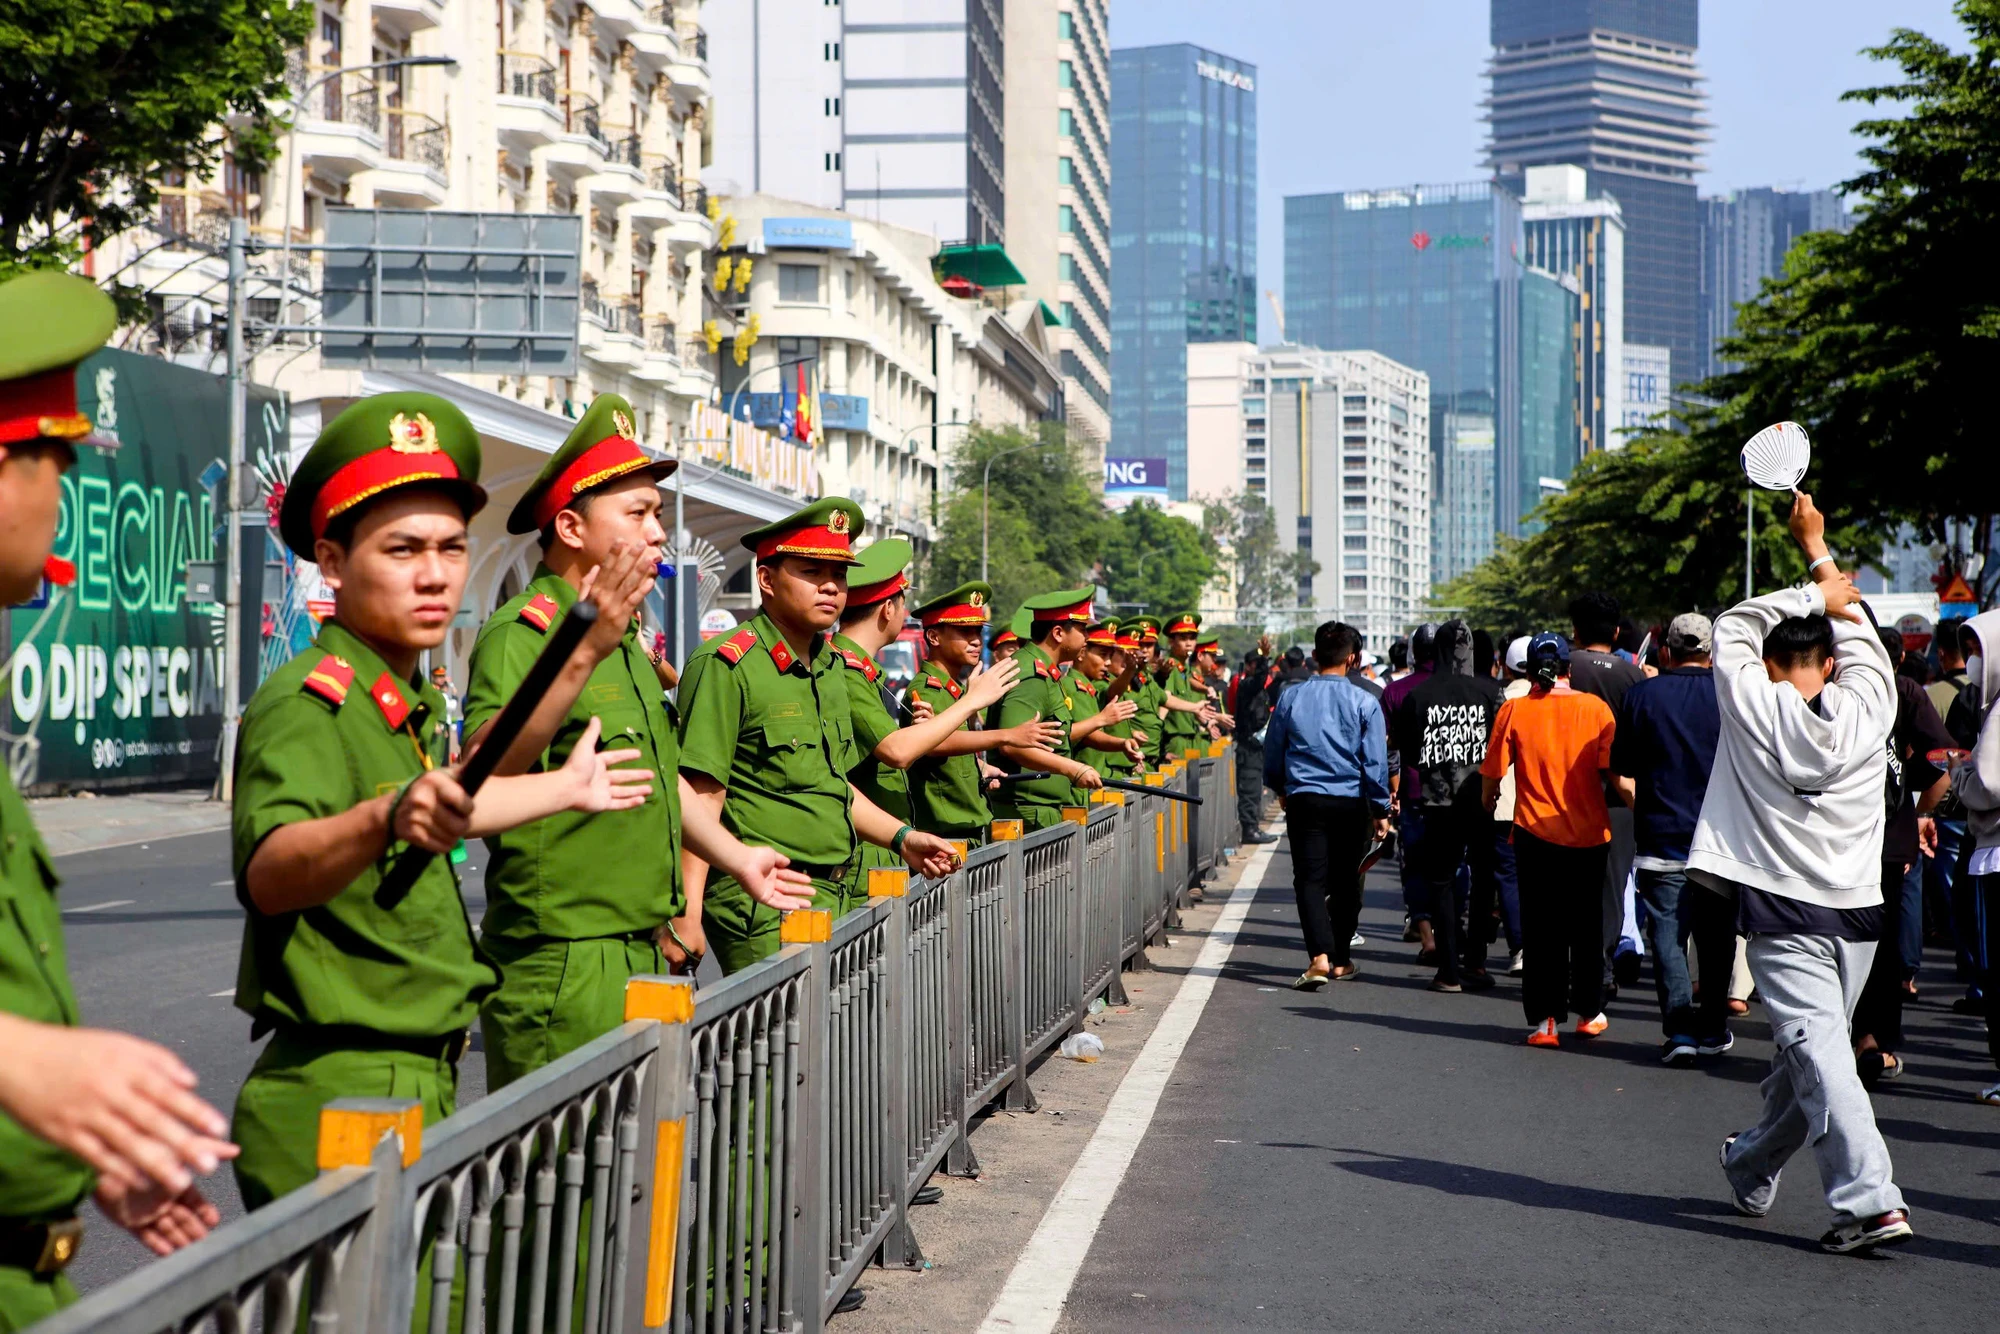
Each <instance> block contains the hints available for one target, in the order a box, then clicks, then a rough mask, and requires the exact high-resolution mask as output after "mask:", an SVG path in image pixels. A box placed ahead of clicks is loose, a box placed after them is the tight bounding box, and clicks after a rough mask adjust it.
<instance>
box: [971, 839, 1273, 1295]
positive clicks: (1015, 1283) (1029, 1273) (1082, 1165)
mask: <svg viewBox="0 0 2000 1334" xmlns="http://www.w3.org/2000/svg"><path fill="white" fill-rule="evenodd" d="M1277 847H1278V845H1277V844H1276V843H1267V844H1264V845H1263V846H1262V847H1260V848H1258V849H1257V852H1256V854H1255V855H1254V856H1252V857H1251V858H1250V864H1249V865H1248V866H1246V867H1245V868H1244V870H1243V878H1242V879H1241V880H1240V881H1238V882H1237V885H1236V891H1235V893H1233V894H1231V895H1230V896H1229V902H1228V903H1226V904H1224V905H1223V907H1222V913H1221V915H1220V916H1218V917H1217V918H1216V919H1215V926H1214V928H1213V929H1212V930H1211V931H1210V932H1209V935H1208V939H1207V941H1205V942H1204V943H1203V944H1202V947H1201V954H1200V955H1199V956H1197V957H1196V959H1195V961H1194V968H1193V969H1192V970H1190V971H1189V973H1188V975H1187V978H1186V980H1184V981H1183V982H1182V983H1181V989H1180V992H1179V994H1178V995H1176V996H1175V997H1174V999H1173V1001H1172V1003H1171V1004H1169V1005H1168V1006H1167V1012H1166V1013H1165V1014H1163V1015H1161V1016H1160V1022H1159V1026H1158V1027H1156V1028H1154V1030H1153V1036H1152V1037H1150V1038H1148V1039H1147V1040H1146V1046H1145V1048H1144V1050H1142V1051H1141V1052H1140V1053H1139V1059H1137V1060H1136V1061H1134V1062H1132V1068H1131V1069H1129V1070H1127V1071H1126V1072H1125V1078H1124V1080H1123V1081H1121V1082H1120V1083H1119V1085H1118V1091H1117V1092H1116V1093H1114V1094H1112V1095H1111V1103H1110V1105H1109V1106H1108V1107H1106V1108H1105V1109H1104V1119H1103V1120H1101V1121H1099V1122H1098V1124H1097V1133H1096V1134H1094V1135H1092V1136H1091V1137H1090V1143H1089V1144H1088V1145H1086V1146H1085V1147H1084V1150H1083V1156H1082V1157H1080V1158H1078V1159H1077V1160H1076V1165H1075V1166H1074V1167H1072V1168H1070V1172H1069V1176H1068V1178H1067V1179H1065V1180H1064V1182H1063V1185H1062V1189H1061V1190H1060V1191H1058V1192H1056V1197H1055V1199H1054V1200H1052V1201H1051V1202H1050V1203H1049V1207H1048V1211H1047V1212H1045V1213H1044V1214H1043V1215H1042V1221H1041V1223H1040V1224H1038V1225H1037V1226H1036V1228H1035V1235H1034V1236H1032V1237H1030V1238H1029V1239H1028V1245H1027V1248H1026V1249H1025V1250H1023V1251H1022V1252H1021V1258H1020V1259H1019V1260H1017V1261H1015V1263H1014V1269H1013V1272H1012V1273H1010V1274H1008V1275H1007V1283H1006V1286H1005V1287H1003V1288H1001V1289H1000V1295H999V1296H998V1297H997V1298H995V1299H994V1302H993V1307H992V1309H991V1310H989V1311H987V1313H986V1319H985V1321H984V1322H983V1323H982V1324H981V1325H980V1326H979V1329H980V1334H1002V1332H1003V1331H1004V1332H1005V1334H1023V1332H1024V1331H1034V1332H1035V1334H1048V1332H1049V1331H1051V1330H1053V1329H1054V1328H1055V1327H1056V1321H1057V1320H1059V1319H1060V1318H1061V1317H1062V1308H1063V1303H1064V1302H1066V1301H1067V1300H1069V1290H1070V1288H1071V1286H1072V1285H1073V1284H1075V1282H1076V1275H1077V1271H1078V1270H1080V1269H1082V1268H1083V1261H1084V1257H1085V1256H1086V1255H1088V1254H1089V1253H1090V1243H1091V1240H1092V1239H1093V1238H1094V1237H1096V1235H1097V1229H1098V1227H1099V1225H1100V1224H1102V1223H1103V1221H1104V1211H1105V1210H1106V1209H1108V1208H1110V1207H1111V1199H1112V1197H1113V1196H1114V1195H1116V1194H1117V1193H1118V1187H1119V1185H1120V1183H1122V1182H1123V1181H1124V1180H1125V1170H1126V1169H1127V1168H1128V1167H1130V1166H1131V1165H1132V1155H1133V1154H1134V1153H1136V1152H1137V1151H1138V1148H1139V1143H1140V1141H1141V1140H1143V1139H1145V1137H1146V1131H1147V1129H1148V1128H1149V1127H1150V1126H1151V1125H1152V1123H1153V1113H1154V1111H1155V1110H1156V1109H1157V1108H1158V1107H1159V1105H1160V1095H1161V1094H1163V1093H1165V1092H1166V1090H1167V1081H1168V1080H1169V1079H1171V1078H1172V1077H1173V1073H1174V1067H1175V1066H1176V1065H1177V1064H1179V1062H1180V1059H1181V1052H1182V1051H1183V1050H1185V1049H1186V1047H1187V1042H1188V1038H1189V1037H1191V1036H1193V1034H1194V1029H1195V1025H1196V1024H1197V1023H1199V1022H1200V1021H1201V1012H1202V1010H1203V1009H1204V1008H1205V1007H1206V1006H1207V1005H1208V997H1209V994H1210V993H1211V992H1213V991H1214V990H1215V979H1216V978H1217V977H1218V976H1219V975H1220V974H1221V972H1222V965H1223V964H1225V963H1227V962H1228V960H1229V952H1230V951H1231V950H1232V949H1234V948H1235V946H1236V933H1237V932H1238V931H1239V930H1240V929H1242V926H1243V919H1244V917H1245V916H1246V915H1248V913H1249V911H1250V901H1251V900H1252V899H1254V898H1256V897H1257V890H1258V889H1259V888H1260V887H1261V886H1262V884H1263V881H1264V872H1265V871H1266V870H1267V869H1268V868H1269V866H1270V864H1271V854H1272V852H1273V850H1275V849H1276V848H1277Z"/></svg>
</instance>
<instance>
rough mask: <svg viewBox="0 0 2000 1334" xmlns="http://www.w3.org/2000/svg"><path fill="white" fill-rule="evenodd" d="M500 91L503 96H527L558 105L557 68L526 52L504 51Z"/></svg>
mask: <svg viewBox="0 0 2000 1334" xmlns="http://www.w3.org/2000/svg"><path fill="white" fill-rule="evenodd" d="M498 92H499V94H500V96H502V97H525V98H528V99H529V100H531V101H535V102H544V103H547V104H548V105H549V106H551V107H553V106H554V105H555V104H556V67H555V66H554V65H551V64H550V63H549V62H548V61H546V60H544V59H542V58H541V57H540V56H538V55H533V54H531V53H529V52H526V51H502V52H501V53H500V57H499V88H498Z"/></svg>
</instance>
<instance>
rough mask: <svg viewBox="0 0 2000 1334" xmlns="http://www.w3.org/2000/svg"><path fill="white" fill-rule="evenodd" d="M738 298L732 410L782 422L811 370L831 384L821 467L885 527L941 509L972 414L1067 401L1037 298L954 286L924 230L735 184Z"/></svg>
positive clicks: (1011, 416)
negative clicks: (944, 479)
mask: <svg viewBox="0 0 2000 1334" xmlns="http://www.w3.org/2000/svg"><path fill="white" fill-rule="evenodd" d="M722 208H723V209H724V211H725V215H726V216H728V217H730V218H733V219H735V222H736V227H735V231H736V242H737V248H736V249H733V250H732V251H731V253H730V254H729V255H728V256H727V257H726V258H727V259H728V262H729V263H730V265H731V268H732V269H733V270H736V271H737V272H739V273H740V266H741V265H742V264H744V263H745V262H747V263H749V265H750V272H751V277H750V280H749V283H748V285H747V288H745V290H743V291H742V292H741V293H738V291H737V286H738V284H737V283H734V282H732V284H731V285H730V294H729V296H728V298H727V299H728V300H729V301H730V302H732V303H736V304H735V305H734V308H733V309H732V311H731V313H732V314H733V315H734V316H735V317H736V318H737V319H738V321H739V322H741V323H744V324H749V323H750V322H751V321H754V322H755V324H754V327H755V328H756V329H757V338H756V341H755V343H754V345H753V346H752V347H751V349H750V352H749V356H748V358H747V360H746V362H745V364H744V365H742V366H740V367H739V366H737V365H735V364H734V360H733V358H732V359H731V360H730V362H729V364H726V365H725V366H724V368H723V387H724V394H723V404H724V411H726V412H727V413H729V414H730V416H731V417H732V418H733V419H735V420H737V421H739V422H741V421H745V420H748V421H750V422H752V423H754V424H755V425H757V426H760V427H769V428H779V427H781V426H782V425H783V423H784V422H785V421H786V420H787V419H788V417H790V416H791V415H792V414H795V413H796V411H797V401H798V395H799V389H800V379H801V376H803V377H804V379H805V382H806V383H805V388H806V390H807V393H808V396H809V397H810V396H811V395H812V394H814V393H815V392H816V393H817V394H818V396H819V410H820V421H821V425H822V427H823V428H824V430H825V433H826V443H825V446H824V448H823V450H822V451H821V458H822V464H821V474H820V482H821V485H822V487H823V488H824V490H825V492H826V493H827V494H829V495H846V496H850V497H852V498H853V499H854V500H855V501H856V502H857V503H859V504H860V505H861V507H862V510H863V512H864V513H865V514H866V516H867V519H868V522H869V524H870V526H871V528H872V529H874V530H875V531H878V532H879V531H886V530H898V531H902V532H905V533H907V534H909V535H910V536H911V537H913V538H915V539H916V540H918V541H919V542H922V541H926V540H928V539H929V538H930V537H931V535H932V526H933V524H934V523H935V522H936V517H937V505H938V503H939V501H938V495H937V492H938V487H939V484H940V480H941V474H942V472H943V468H944V461H945V460H946V459H947V458H948V457H949V456H950V454H951V451H952V448H953V446H954V445H955V444H956V443H957V440H958V437H959V436H960V435H962V433H963V429H964V428H966V427H968V426H971V425H974V424H977V425H982V426H994V427H998V426H1021V427H1026V428H1029V429H1033V427H1034V425H1035V424H1036V423H1037V422H1040V421H1042V420H1044V419H1045V418H1048V417H1050V416H1051V415H1052V414H1053V413H1055V412H1057V411H1059V410H1060V404H1061V401H1062V395H1061V382H1060V372H1059V371H1058V369H1057V365H1056V362H1055V360H1054V353H1053V350H1052V349H1051V348H1050V346H1049V343H1048V339H1047V334H1048V332H1049V330H1048V329H1047V328H1046V327H1045V325H1044V323H1043V320H1042V318H1041V312H1040V308H1039V306H1038V304H1037V303H1036V302H1034V301H1032V300H1029V299H1027V298H1026V297H1018V298H1016V299H1015V300H1014V301H1012V302H1011V303H1010V304H1008V305H1006V306H1004V307H1003V306H1000V305H998V304H996V303H995V301H994V300H993V299H990V298H988V297H984V296H975V297H969V298H968V297H956V296H953V295H951V294H949V293H947V292H946V291H945V290H944V289H943V288H942V287H940V286H939V285H938V282H937V280H936V278H935V277H933V273H932V262H933V259H934V257H935V256H936V254H937V250H938V246H937V242H936V241H935V240H934V239H933V238H932V237H931V236H930V235H928V234H927V233H923V232H917V231H912V230H909V229H907V228H902V227H895V226H891V225H889V224H887V223H875V222H870V221H868V220H867V219H865V218H858V217H855V216H853V215H852V214H847V213H842V212H840V211H839V210H837V209H830V208H814V207H812V206H810V205H806V204H802V203H800V202H798V201H796V200H790V199H780V198H775V197H773V196H770V195H752V196H748V197H744V198H733V199H726V200H724V201H723V202H722Z"/></svg>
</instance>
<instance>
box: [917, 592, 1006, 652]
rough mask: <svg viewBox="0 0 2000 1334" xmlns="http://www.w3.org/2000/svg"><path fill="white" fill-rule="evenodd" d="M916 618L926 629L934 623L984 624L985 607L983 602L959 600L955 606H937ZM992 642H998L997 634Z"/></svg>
mask: <svg viewBox="0 0 2000 1334" xmlns="http://www.w3.org/2000/svg"><path fill="white" fill-rule="evenodd" d="M917 619H918V620H920V621H922V622H923V623H924V628H925V629H926V630H928V629H930V628H931V627H932V626H934V625H984V624H986V608H985V606H984V605H983V604H982V605H979V606H974V605H973V604H972V603H970V602H961V603H958V604H957V605H956V606H951V607H939V608H937V609H936V610H934V611H928V612H925V613H924V614H923V615H921V616H919V617H918V618H917ZM1002 633H1003V634H1004V633H1005V632H1004V631H1003V632H1002ZM994 642H995V643H998V642H999V636H997V635H996V636H995V637H994Z"/></svg>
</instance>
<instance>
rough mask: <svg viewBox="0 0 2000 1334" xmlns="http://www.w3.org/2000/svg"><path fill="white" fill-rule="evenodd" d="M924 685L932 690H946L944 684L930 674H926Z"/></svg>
mask: <svg viewBox="0 0 2000 1334" xmlns="http://www.w3.org/2000/svg"><path fill="white" fill-rule="evenodd" d="M924 684H925V685H927V686H929V687H930V688H931V689H932V690H943V689H944V682H942V681H940V680H938V679H937V678H936V677H935V676H932V675H930V674H929V673H928V672H926V673H925V674H924Z"/></svg>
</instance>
